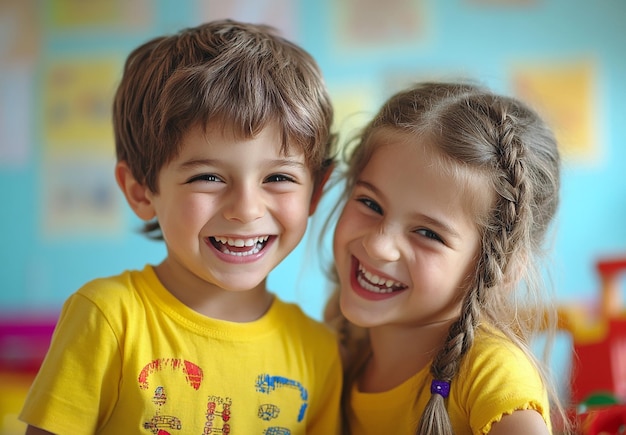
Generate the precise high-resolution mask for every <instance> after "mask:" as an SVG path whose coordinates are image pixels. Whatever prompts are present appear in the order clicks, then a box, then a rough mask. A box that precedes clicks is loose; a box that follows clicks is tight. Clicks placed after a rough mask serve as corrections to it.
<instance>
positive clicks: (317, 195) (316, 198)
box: [309, 163, 335, 216]
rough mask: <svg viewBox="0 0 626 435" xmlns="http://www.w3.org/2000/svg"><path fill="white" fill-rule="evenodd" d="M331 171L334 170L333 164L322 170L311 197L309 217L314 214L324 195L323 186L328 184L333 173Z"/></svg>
mask: <svg viewBox="0 0 626 435" xmlns="http://www.w3.org/2000/svg"><path fill="white" fill-rule="evenodd" d="M333 169H335V164H334V163H331V164H329V165H327V166H326V167H325V168H324V174H323V175H322V176H321V178H320V182H319V183H317V186H315V190H313V195H311V205H310V207H309V216H311V215H313V213H315V210H316V209H317V205H318V204H319V202H320V199H321V198H322V193H324V186H325V185H326V183H327V182H328V179H329V178H330V175H331V174H332V173H333Z"/></svg>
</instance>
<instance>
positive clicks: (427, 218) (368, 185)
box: [356, 180, 461, 239]
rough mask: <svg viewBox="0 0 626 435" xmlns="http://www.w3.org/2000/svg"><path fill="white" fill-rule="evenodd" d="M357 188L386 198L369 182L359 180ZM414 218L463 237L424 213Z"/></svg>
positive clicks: (455, 236)
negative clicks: (359, 187)
mask: <svg viewBox="0 0 626 435" xmlns="http://www.w3.org/2000/svg"><path fill="white" fill-rule="evenodd" d="M356 185H357V186H361V187H363V188H365V189H368V190H371V191H372V192H374V193H375V194H376V195H378V196H382V197H384V195H383V193H382V192H381V191H380V190H379V189H378V188H377V187H375V186H374V185H373V184H371V183H368V182H367V181H363V180H357V182H356ZM414 216H417V217H418V218H419V219H421V220H424V221H426V222H427V223H429V224H430V225H433V226H436V227H438V228H440V229H441V230H443V231H444V232H446V233H447V234H448V235H449V236H451V237H454V238H457V239H460V238H461V235H460V234H459V233H458V232H457V231H456V230H455V229H454V228H452V227H451V226H450V225H448V224H447V223H445V222H443V221H441V220H439V219H436V218H434V217H432V216H428V215H425V214H422V213H415V214H414Z"/></svg>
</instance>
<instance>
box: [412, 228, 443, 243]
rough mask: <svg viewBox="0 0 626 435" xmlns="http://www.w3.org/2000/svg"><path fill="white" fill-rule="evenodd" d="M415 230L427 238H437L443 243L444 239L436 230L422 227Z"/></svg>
mask: <svg viewBox="0 0 626 435" xmlns="http://www.w3.org/2000/svg"><path fill="white" fill-rule="evenodd" d="M415 232H416V233H418V234H421V235H422V236H424V237H426V238H427V239H432V240H436V241H438V242H441V243H443V239H442V238H441V237H439V234H437V233H435V232H433V231H431V230H429V229H426V228H422V229H419V230H417V231H415Z"/></svg>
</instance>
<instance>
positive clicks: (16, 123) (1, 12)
mask: <svg viewBox="0 0 626 435" xmlns="http://www.w3.org/2000/svg"><path fill="white" fill-rule="evenodd" d="M39 41H40V35H39V25H38V22H37V11H36V9H35V4H34V2H30V1H26V2H24V1H22V0H2V1H0V165H1V166H3V167H21V166H23V165H25V164H26V162H27V161H28V159H29V157H30V155H31V149H30V144H31V140H32V135H31V128H30V125H31V119H30V114H31V109H32V103H31V100H32V95H33V94H32V92H33V91H32V90H33V80H34V64H35V61H36V58H37V56H38V55H39V51H40V47H39Z"/></svg>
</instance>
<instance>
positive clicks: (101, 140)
mask: <svg viewBox="0 0 626 435" xmlns="http://www.w3.org/2000/svg"><path fill="white" fill-rule="evenodd" d="M117 73H118V66H117V64H116V62H115V60H112V59H107V58H99V57H94V58H77V59H73V58H66V59H63V58H58V59H55V61H54V62H53V63H51V65H50V66H49V67H48V68H47V69H45V71H44V76H43V95H42V124H43V153H42V169H43V171H42V172H43V174H44V175H43V176H42V179H41V181H42V189H41V192H42V195H43V198H42V201H41V203H42V206H43V208H44V210H43V213H42V214H41V216H42V225H43V227H44V233H45V234H46V236H49V237H56V236H72V235H78V236H84V235H90V236H103V235H111V234H116V233H119V232H120V231H121V229H122V222H121V214H122V211H121V210H122V203H121V201H120V196H119V195H118V189H117V185H116V183H115V180H114V176H113V168H114V165H115V146H114V139H113V130H112V121H111V106H112V101H113V94H114V90H115V86H114V84H115V82H116V80H117Z"/></svg>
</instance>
